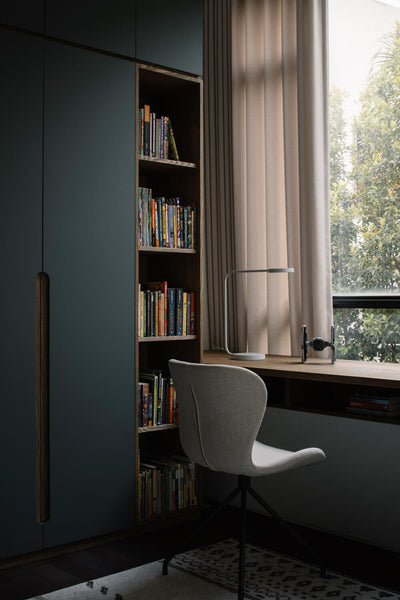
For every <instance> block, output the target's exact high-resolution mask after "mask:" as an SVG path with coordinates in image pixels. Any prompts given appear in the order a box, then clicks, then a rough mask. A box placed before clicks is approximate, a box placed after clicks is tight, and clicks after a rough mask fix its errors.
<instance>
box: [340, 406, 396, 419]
mask: <svg viewBox="0 0 400 600" xmlns="http://www.w3.org/2000/svg"><path fill="white" fill-rule="evenodd" d="M345 412H348V413H353V414H357V415H368V416H373V417H397V416H398V415H400V407H398V408H393V409H392V410H379V409H375V408H372V409H370V408H360V407H356V406H346V407H345Z"/></svg>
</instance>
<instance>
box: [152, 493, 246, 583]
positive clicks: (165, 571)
mask: <svg viewBox="0 0 400 600" xmlns="http://www.w3.org/2000/svg"><path fill="white" fill-rule="evenodd" d="M240 491H241V488H240V487H239V486H237V487H236V488H235V489H234V490H233V491H232V492H231V493H230V494H229V495H228V496H227V497H226V498H225V500H224V501H223V502H222V503H221V504H219V505H218V506H217V507H216V508H214V510H213V511H212V512H211V513H210V514H209V515H207V516H206V517H205V518H204V519H202V520H201V522H200V524H199V526H198V527H196V529H195V530H194V531H193V532H192V533H191V534H190V535H189V536H188V537H187V538H186V539H185V540H184V542H183V544H182V545H181V546H180V548H179V549H178V548H176V549H175V551H174V552H172V553H171V554H168V556H167V557H166V558H165V559H164V562H163V570H162V572H163V575H168V563H169V562H170V560H172V558H173V557H174V556H175V554H178V552H182V551H183V550H185V549H186V547H187V545H188V544H189V542H190V541H191V540H192V539H193V538H194V537H195V536H196V535H197V534H198V533H199V532H200V531H201V530H202V529H203V528H204V527H205V526H206V525H207V524H208V523H209V522H210V521H212V520H213V519H214V518H215V517H216V516H217V515H218V514H219V513H220V512H221V510H222V509H223V508H225V506H227V505H228V504H229V503H230V502H232V500H233V499H234V498H235V497H236V496H237V495H238V494H239V493H240Z"/></svg>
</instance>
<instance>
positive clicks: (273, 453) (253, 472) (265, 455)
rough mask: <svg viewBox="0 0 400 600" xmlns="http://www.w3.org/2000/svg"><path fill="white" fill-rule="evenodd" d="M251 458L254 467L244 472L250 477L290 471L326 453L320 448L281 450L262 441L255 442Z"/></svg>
mask: <svg viewBox="0 0 400 600" xmlns="http://www.w3.org/2000/svg"><path fill="white" fill-rule="evenodd" d="M251 459H252V462H253V467H254V468H251V467H250V468H249V472H248V473H242V474H243V475H248V476H249V477H254V476H255V477H257V476H261V475H271V474H273V473H281V472H282V471H289V470H290V469H295V468H297V467H302V466H306V465H314V464H316V463H319V462H321V461H323V460H324V459H325V453H324V452H323V451H322V450H321V449H320V448H304V449H302V450H298V451H297V452H292V451H290V450H281V449H280V448H274V447H273V446H267V445H266V444H261V443H260V442H257V441H256V442H254V445H253V449H252V453H251Z"/></svg>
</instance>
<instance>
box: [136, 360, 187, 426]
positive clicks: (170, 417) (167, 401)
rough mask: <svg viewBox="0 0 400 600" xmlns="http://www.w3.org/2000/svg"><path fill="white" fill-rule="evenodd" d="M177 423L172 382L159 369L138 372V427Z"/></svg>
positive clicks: (176, 409) (176, 408)
mask: <svg viewBox="0 0 400 600" xmlns="http://www.w3.org/2000/svg"><path fill="white" fill-rule="evenodd" d="M171 423H176V424H177V423H178V407H177V402H176V392H175V388H174V382H173V381H172V378H171V377H167V376H164V375H163V373H162V371H161V370H160V369H146V370H142V371H140V372H139V383H138V427H151V426H153V427H154V426H156V425H165V424H171Z"/></svg>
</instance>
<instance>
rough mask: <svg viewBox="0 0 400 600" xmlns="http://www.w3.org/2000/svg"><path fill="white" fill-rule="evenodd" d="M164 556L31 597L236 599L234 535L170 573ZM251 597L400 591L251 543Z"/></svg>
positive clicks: (370, 596) (354, 596)
mask: <svg viewBox="0 0 400 600" xmlns="http://www.w3.org/2000/svg"><path fill="white" fill-rule="evenodd" d="M161 565H162V561H157V562H154V563H150V564H148V565H143V566H142V567H137V568H135V569H130V570H128V571H124V572H122V573H117V574H115V575H110V576H109V577H103V578H101V579H96V580H94V581H89V582H87V583H82V584H79V585H76V586H73V587H70V588H66V589H64V590H59V591H57V592H52V593H50V594H45V595H42V596H36V597H35V598H34V599H30V600H139V599H140V600H147V599H148V600H150V599H151V600H234V599H235V598H236V597H237V596H236V588H237V567H238V543H237V541H236V540H234V539H229V540H225V541H223V542H219V543H217V544H213V545H210V546H203V547H201V548H197V549H195V550H191V551H189V552H186V553H184V554H179V555H177V556H176V557H175V558H174V559H173V560H172V561H171V563H170V568H169V575H168V576H167V577H165V576H163V575H161ZM245 597H246V598H247V599H248V600H323V599H332V600H386V599H389V600H400V594H398V593H396V592H392V591H390V590H386V589H378V588H376V587H374V586H371V585H367V584H365V583H362V582H360V581H356V580H355V579H351V578H349V577H344V576H342V575H339V574H337V573H334V572H332V571H328V573H327V575H326V577H325V578H321V576H320V572H319V570H318V569H316V568H315V567H313V566H310V565H308V564H306V563H303V562H301V561H298V560H292V559H290V558H288V557H286V556H283V555H281V554H277V553H275V552H271V551H269V550H264V549H262V548H258V547H256V546H252V545H250V544H248V545H247V546H246V594H245Z"/></svg>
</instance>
